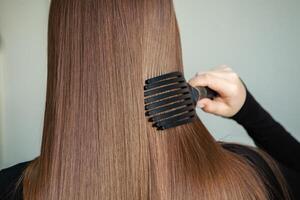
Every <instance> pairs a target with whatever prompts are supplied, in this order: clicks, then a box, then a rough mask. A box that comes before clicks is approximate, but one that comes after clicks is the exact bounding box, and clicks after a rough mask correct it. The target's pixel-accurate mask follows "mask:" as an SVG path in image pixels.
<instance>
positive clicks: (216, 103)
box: [197, 98, 228, 115]
mask: <svg viewBox="0 0 300 200" xmlns="http://www.w3.org/2000/svg"><path fill="white" fill-rule="evenodd" d="M197 106H198V107H200V108H202V110H204V111H205V112H208V113H212V114H215V115H225V113H226V110H228V106H227V105H226V104H225V103H224V102H222V101H220V100H210V99H208V98H205V99H201V100H200V101H199V102H198V103H197Z"/></svg>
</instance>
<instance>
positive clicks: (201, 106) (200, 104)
mask: <svg viewBox="0 0 300 200" xmlns="http://www.w3.org/2000/svg"><path fill="white" fill-rule="evenodd" d="M197 105H198V106H199V107H200V108H204V107H205V105H204V104H203V103H198V104H197Z"/></svg>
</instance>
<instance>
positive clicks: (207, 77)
mask: <svg viewBox="0 0 300 200" xmlns="http://www.w3.org/2000/svg"><path fill="white" fill-rule="evenodd" d="M189 84H190V85H191V86H194V87H195V86H202V87H206V86H208V87H209V88H211V89H213V90H215V91H216V92H218V93H219V94H220V95H221V96H226V95H228V93H230V92H231V90H232V89H233V86H234V85H233V84H232V83H231V82H230V81H228V80H226V79H224V78H222V77H221V76H219V75H216V74H212V73H205V74H201V75H198V76H196V77H194V78H192V79H191V80H189Z"/></svg>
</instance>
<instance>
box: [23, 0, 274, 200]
mask: <svg viewBox="0 0 300 200" xmlns="http://www.w3.org/2000/svg"><path fill="white" fill-rule="evenodd" d="M48 31H49V32H48V77H47V95H46V108H45V116H44V128H43V138H42V147H41V154H40V156H39V157H38V158H37V159H36V160H34V161H33V162H31V164H30V165H29V166H28V167H27V169H26V170H25V173H24V179H23V188H24V189H23V195H24V199H25V200H37V199H39V200H40V199H43V200H59V199H63V200H66V199H70V200H74V199H84V200H85V199H114V200H115V199H124V200H143V199H145V200H146V199H153V200H167V199H172V200H183V199H184V200H191V199H207V200H217V199H223V200H241V199H243V200H254V199H260V200H266V199H269V192H268V190H267V188H266V186H265V184H264V180H263V179H262V178H261V176H260V174H259V173H258V172H257V171H256V170H255V168H254V167H253V166H251V165H250V164H249V162H247V161H246V159H245V158H243V157H242V156H239V155H236V154H234V153H231V152H229V151H227V150H225V149H224V148H222V146H221V144H220V143H217V142H216V141H215V140H214V138H213V137H212V136H211V134H210V133H209V132H208V130H207V129H206V128H205V126H204V125H203V124H202V122H201V120H200V119H199V118H198V117H197V118H196V119H195V120H194V121H193V122H192V123H189V124H185V125H182V126H179V127H176V128H172V129H167V130H164V131H157V130H156V129H154V128H153V127H152V126H151V124H150V123H148V122H147V119H146V117H145V115H144V112H145V111H144V90H143V85H144V81H145V80H146V79H148V78H150V77H153V76H157V75H160V74H162V73H168V72H172V71H181V72H183V63H182V52H181V44H180V35H179V29H178V24H177V20H176V15H175V11H174V6H173V2H172V0H122V1H121V0H52V2H51V8H50V15H49V30H48Z"/></svg>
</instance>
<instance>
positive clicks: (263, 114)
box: [231, 90, 300, 171]
mask: <svg viewBox="0 0 300 200" xmlns="http://www.w3.org/2000/svg"><path fill="white" fill-rule="evenodd" d="M231 118H232V119H234V120H235V121H236V122H238V123H239V124H241V125H242V126H243V127H244V128H245V129H246V131H247V132H248V134H249V136H250V137H251V138H252V139H253V140H254V142H255V144H256V145H257V146H258V147H260V148H262V149H263V150H265V151H266V152H268V153H269V154H270V155H271V156H272V157H273V158H274V159H276V160H278V161H279V162H281V163H283V164H285V165H286V166H288V167H290V168H293V169H295V170H298V171H300V143H299V142H298V141H297V140H296V139H295V138H294V137H293V136H292V135H291V134H290V133H289V132H288V131H287V130H286V129H285V128H284V127H283V126H282V125H281V124H280V123H278V122H277V121H276V120H275V119H273V117H272V116H271V115H270V114H269V113H268V112H267V111H266V110H265V109H264V108H263V107H261V105H260V104H259V103H258V102H257V101H256V100H255V98H254V97H253V96H252V95H251V93H250V92H249V91H248V90H247V97H246V101H245V103H244V105H243V107H242V108H241V110H240V111H239V112H238V113H237V114H236V115H234V116H233V117H231Z"/></svg>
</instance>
